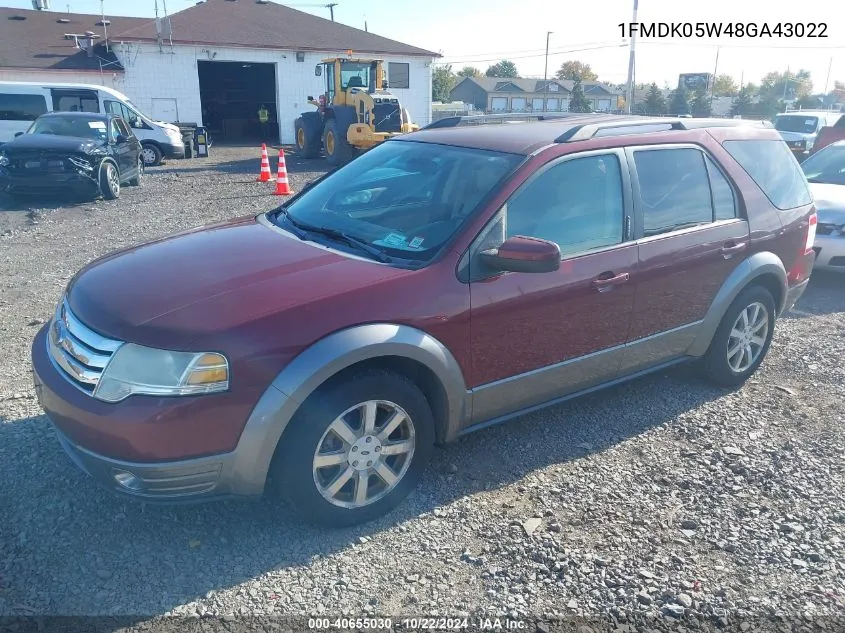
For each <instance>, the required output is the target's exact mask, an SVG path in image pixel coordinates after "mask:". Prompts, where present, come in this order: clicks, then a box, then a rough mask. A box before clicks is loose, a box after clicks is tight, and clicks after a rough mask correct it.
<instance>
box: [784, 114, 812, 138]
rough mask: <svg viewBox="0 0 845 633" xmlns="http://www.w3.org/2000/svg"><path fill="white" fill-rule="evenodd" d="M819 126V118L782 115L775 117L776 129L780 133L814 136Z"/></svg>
mask: <svg viewBox="0 0 845 633" xmlns="http://www.w3.org/2000/svg"><path fill="white" fill-rule="evenodd" d="M818 124H819V119H818V117H814V116H804V115H798V114H790V115H781V116H778V117H775V129H776V130H779V131H780V132H799V133H801V134H813V133H814V132H815V131H816V126H818Z"/></svg>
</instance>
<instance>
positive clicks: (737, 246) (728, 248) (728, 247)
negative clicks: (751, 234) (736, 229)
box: [722, 242, 748, 259]
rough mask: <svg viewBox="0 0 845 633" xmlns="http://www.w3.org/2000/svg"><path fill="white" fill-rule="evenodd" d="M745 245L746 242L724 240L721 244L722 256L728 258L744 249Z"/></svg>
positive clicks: (746, 244)
mask: <svg viewBox="0 0 845 633" xmlns="http://www.w3.org/2000/svg"><path fill="white" fill-rule="evenodd" d="M747 246H748V242H726V243H725V245H724V246H722V256H723V257H724V258H725V259H730V258H731V257H733V256H734V255H736V254H737V253H740V252H742V251H744V250H745V248H746V247H747Z"/></svg>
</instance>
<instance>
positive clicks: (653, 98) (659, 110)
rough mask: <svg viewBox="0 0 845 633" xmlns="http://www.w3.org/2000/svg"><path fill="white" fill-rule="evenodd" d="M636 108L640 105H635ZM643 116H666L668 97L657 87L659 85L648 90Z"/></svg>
mask: <svg viewBox="0 0 845 633" xmlns="http://www.w3.org/2000/svg"><path fill="white" fill-rule="evenodd" d="M634 105H635V106H637V105H639V104H634ZM643 105H644V110H645V111H644V112H643V114H650V115H662V114H666V97H664V96H663V92H662V91H661V90H660V88H658V87H657V84H651V86H649V88H648V94H646V97H645V103H644V104H643Z"/></svg>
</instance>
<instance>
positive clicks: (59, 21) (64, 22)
mask: <svg viewBox="0 0 845 633" xmlns="http://www.w3.org/2000/svg"><path fill="white" fill-rule="evenodd" d="M56 22H58V23H59V24H70V20H68V19H67V18H59V19H58V20H56Z"/></svg>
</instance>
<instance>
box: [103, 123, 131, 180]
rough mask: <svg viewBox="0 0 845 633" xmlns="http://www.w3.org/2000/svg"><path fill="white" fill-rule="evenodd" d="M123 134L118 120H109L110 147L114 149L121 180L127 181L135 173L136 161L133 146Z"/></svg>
mask: <svg viewBox="0 0 845 633" xmlns="http://www.w3.org/2000/svg"><path fill="white" fill-rule="evenodd" d="M122 136H123V134H122V133H121V131H120V128H119V127H118V124H117V119H110V120H109V145H111V146H112V147H113V148H114V153H115V158H117V165H118V167H119V168H120V178H121V179H122V180H126V179H127V178H129V177H131V175H132V174H133V173H134V171H135V165H134V163H135V160H134V157H133V156H131V155H130V154H131V152H132V146H131V145H130V143H129V141H128V140H126V139H124V138H122Z"/></svg>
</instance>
